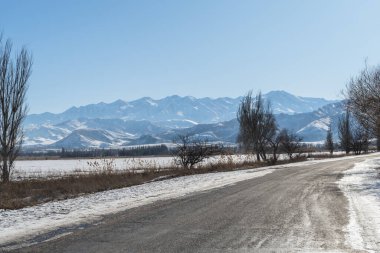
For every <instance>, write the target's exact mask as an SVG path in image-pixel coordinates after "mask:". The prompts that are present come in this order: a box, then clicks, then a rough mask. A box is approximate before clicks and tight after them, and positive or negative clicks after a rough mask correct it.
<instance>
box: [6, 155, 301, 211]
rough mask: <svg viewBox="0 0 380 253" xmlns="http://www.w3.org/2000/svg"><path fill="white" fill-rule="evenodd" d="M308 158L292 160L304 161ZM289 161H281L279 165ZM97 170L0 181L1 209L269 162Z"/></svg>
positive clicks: (228, 161) (229, 160)
mask: <svg viewBox="0 0 380 253" xmlns="http://www.w3.org/2000/svg"><path fill="white" fill-rule="evenodd" d="M305 159H306V158H300V159H298V160H292V161H291V162H296V161H303V160H305ZM289 162H290V161H278V164H282V163H289ZM90 166H97V167H99V169H98V170H95V171H94V172H91V173H88V174H82V175H72V176H64V177H61V178H53V179H30V180H23V181H12V182H9V183H0V209H19V208H23V207H27V206H32V205H36V204H41V203H45V202H48V201H52V200H62V199H67V198H73V197H77V196H80V195H83V194H88V193H94V192H99V191H105V190H111V189H117V188H123V187H128V186H132V185H138V184H143V183H146V182H150V181H156V180H162V179H167V178H173V177H179V176H185V175H193V174H203V173H210V172H222V171H232V170H238V169H242V168H244V169H247V168H258V167H263V166H268V163H264V162H254V161H252V160H245V161H240V162H235V161H233V159H232V158H229V157H227V158H226V159H224V160H223V161H222V160H221V161H220V162H217V163H210V164H206V165H202V166H199V167H197V168H195V169H192V170H188V169H181V168H178V167H171V168H165V169H163V168H149V169H145V170H143V171H142V170H141V169H140V170H139V171H115V170H114V167H113V166H114V165H113V164H112V162H109V161H105V163H104V164H100V165H99V164H93V165H91V164H90Z"/></svg>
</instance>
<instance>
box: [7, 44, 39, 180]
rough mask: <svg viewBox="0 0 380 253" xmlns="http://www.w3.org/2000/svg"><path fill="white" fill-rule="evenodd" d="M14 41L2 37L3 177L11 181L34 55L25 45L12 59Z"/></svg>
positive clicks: (18, 148) (25, 111)
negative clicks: (3, 41)
mask: <svg viewBox="0 0 380 253" xmlns="http://www.w3.org/2000/svg"><path fill="white" fill-rule="evenodd" d="M11 53H12V43H11V41H10V40H7V41H6V42H5V43H2V38H1V37H0V156H1V165H0V166H1V173H2V175H1V177H2V181H3V182H8V181H9V178H10V174H11V171H12V169H13V167H14V161H15V159H16V157H17V156H18V153H19V151H20V147H21V143H22V140H23V129H22V123H23V120H24V119H25V117H26V114H27V106H26V103H25V95H26V91H27V89H28V80H29V77H30V74H31V66H32V57H31V55H30V54H29V53H28V51H27V50H26V49H25V48H23V49H22V50H21V51H20V53H18V54H17V55H16V57H15V59H12V55H11Z"/></svg>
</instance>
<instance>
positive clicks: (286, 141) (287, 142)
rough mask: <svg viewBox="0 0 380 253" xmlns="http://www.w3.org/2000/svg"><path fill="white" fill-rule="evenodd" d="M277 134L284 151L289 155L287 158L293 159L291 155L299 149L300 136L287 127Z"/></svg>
mask: <svg viewBox="0 0 380 253" xmlns="http://www.w3.org/2000/svg"><path fill="white" fill-rule="evenodd" d="M279 135H280V137H279V138H280V140H281V146H282V148H283V150H284V152H285V153H286V154H287V155H288V156H289V159H293V158H294V157H293V155H294V154H295V153H297V152H300V150H301V141H302V138H301V137H300V136H298V135H297V134H295V133H292V132H289V131H288V130H287V129H282V130H281V132H280V134H279Z"/></svg>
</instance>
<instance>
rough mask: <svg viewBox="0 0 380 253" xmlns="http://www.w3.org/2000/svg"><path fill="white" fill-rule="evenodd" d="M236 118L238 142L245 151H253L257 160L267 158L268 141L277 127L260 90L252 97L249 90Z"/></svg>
mask: <svg viewBox="0 0 380 253" xmlns="http://www.w3.org/2000/svg"><path fill="white" fill-rule="evenodd" d="M237 119H238V121H239V135H238V142H239V143H241V144H242V146H243V147H244V149H245V150H246V151H252V152H253V153H255V154H256V158H257V160H258V161H260V160H261V159H263V160H267V155H266V152H267V147H268V141H269V140H270V139H272V138H273V136H274V135H275V134H276V129H277V125H276V120H275V117H274V115H273V113H272V110H271V108H270V103H264V100H263V98H262V96H261V93H260V92H259V93H258V95H256V97H255V98H253V97H252V91H250V92H248V94H247V95H246V96H245V97H244V98H243V99H242V101H241V103H240V106H239V109H238V112H237Z"/></svg>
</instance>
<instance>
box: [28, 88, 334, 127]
mask: <svg viewBox="0 0 380 253" xmlns="http://www.w3.org/2000/svg"><path fill="white" fill-rule="evenodd" d="M263 97H264V99H267V100H269V101H270V103H271V105H272V108H273V112H274V113H276V114H278V113H287V114H295V113H304V112H311V111H314V110H317V109H318V108H320V107H322V106H324V105H326V104H330V103H333V102H336V101H331V100H326V99H323V98H305V97H299V96H294V95H292V94H290V93H287V92H285V91H271V92H269V93H267V94H264V95H263ZM240 102H241V97H238V98H228V97H224V98H216V99H212V98H194V97H190V96H187V97H180V96H169V97H166V98H163V99H158V100H155V99H152V98H149V97H144V98H141V99H138V100H134V101H131V102H125V101H123V100H117V101H115V102H113V103H109V104H107V103H103V102H102V103H98V104H90V105H86V106H80V107H72V108H70V109H68V110H66V111H64V112H63V113H59V114H53V113H42V114H31V115H29V116H28V117H27V119H26V122H25V123H26V125H30V124H35V125H43V124H58V123H61V122H64V121H69V120H76V119H79V118H88V119H123V120H148V121H151V122H161V123H163V124H164V125H167V124H170V123H167V122H172V123H174V124H178V125H179V126H184V125H185V126H190V124H192V123H217V122H221V121H227V120H230V119H233V118H235V117H236V111H237V108H238V106H239V104H240ZM164 122H165V123H164Z"/></svg>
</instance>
